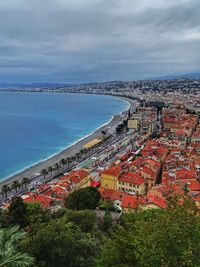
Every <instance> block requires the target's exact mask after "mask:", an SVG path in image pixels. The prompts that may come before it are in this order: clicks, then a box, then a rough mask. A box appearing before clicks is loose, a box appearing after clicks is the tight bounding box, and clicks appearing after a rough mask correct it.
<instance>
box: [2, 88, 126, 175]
mask: <svg viewBox="0 0 200 267" xmlns="http://www.w3.org/2000/svg"><path fill="white" fill-rule="evenodd" d="M128 106H129V104H128V102H126V101H124V100H121V99H118V98H114V97H109V96H97V95H79V94H59V93H7V92H5V93H4V92H0V179H4V178H6V177H7V176H9V175H12V174H14V173H16V172H18V171H20V170H22V169H24V168H26V167H29V166H30V165H33V164H36V163H37V162H39V161H41V160H44V159H46V158H48V157H50V156H52V155H54V154H56V153H58V152H59V151H61V150H62V149H64V148H66V147H67V146H69V145H71V144H72V143H74V142H76V141H77V140H79V139H80V138H82V137H84V136H85V135H87V134H89V133H91V132H93V131H94V130H95V129H97V128H98V127H100V126H101V125H102V124H104V123H106V122H107V121H109V120H110V119H111V118H112V116H113V115H115V114H117V113H120V112H122V111H124V110H125V109H127V108H128Z"/></svg>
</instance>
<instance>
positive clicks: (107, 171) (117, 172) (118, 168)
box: [101, 165, 122, 177]
mask: <svg viewBox="0 0 200 267" xmlns="http://www.w3.org/2000/svg"><path fill="white" fill-rule="evenodd" d="M121 170H122V168H121V166H118V165H117V166H111V167H110V168H108V169H105V170H103V171H102V172H101V174H107V175H112V176H117V177H118V176H119V175H120V173H121Z"/></svg>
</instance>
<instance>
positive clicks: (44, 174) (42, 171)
mask: <svg viewBox="0 0 200 267" xmlns="http://www.w3.org/2000/svg"><path fill="white" fill-rule="evenodd" d="M41 174H42V175H43V176H44V179H45V177H46V175H47V174H48V171H47V170H46V169H42V170H41Z"/></svg>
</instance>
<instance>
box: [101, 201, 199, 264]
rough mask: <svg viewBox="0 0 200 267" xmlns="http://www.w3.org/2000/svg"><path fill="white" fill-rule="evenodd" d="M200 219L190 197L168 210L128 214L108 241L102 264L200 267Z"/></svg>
mask: <svg viewBox="0 0 200 267" xmlns="http://www.w3.org/2000/svg"><path fill="white" fill-rule="evenodd" d="M199 252H200V220H199V217H198V216H196V213H195V208H194V205H193V203H192V202H191V201H190V199H186V200H185V203H184V204H183V205H182V206H180V205H177V202H176V201H174V200H171V201H170V204H169V207H168V208H167V209H166V210H157V211H154V210H151V211H144V212H140V213H137V214H130V215H125V216H124V218H123V220H122V223H121V225H120V226H118V227H117V230H116V232H115V233H114V234H113V235H112V236H111V238H110V239H109V240H108V241H107V242H106V243H105V245H104V248H103V253H102V256H101V259H100V261H99V262H98V266H102V267H106V266H116V267H122V266H137V267H183V266H186V267H190V266H191V267H198V266H200V257H199Z"/></svg>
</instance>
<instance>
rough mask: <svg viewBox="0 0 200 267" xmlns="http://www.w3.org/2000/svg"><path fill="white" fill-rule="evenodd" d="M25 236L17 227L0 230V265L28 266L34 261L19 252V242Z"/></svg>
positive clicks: (11, 266)
mask: <svg viewBox="0 0 200 267" xmlns="http://www.w3.org/2000/svg"><path fill="white" fill-rule="evenodd" d="M24 237H25V233H24V232H20V231H19V229H18V227H14V228H10V229H1V230H0V267H4V266H5V267H28V266H32V264H33V263H34V259H33V257H31V256H29V255H28V254H27V253H21V252H19V249H18V245H19V242H20V241H21V240H22V239H23V238H24Z"/></svg>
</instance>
